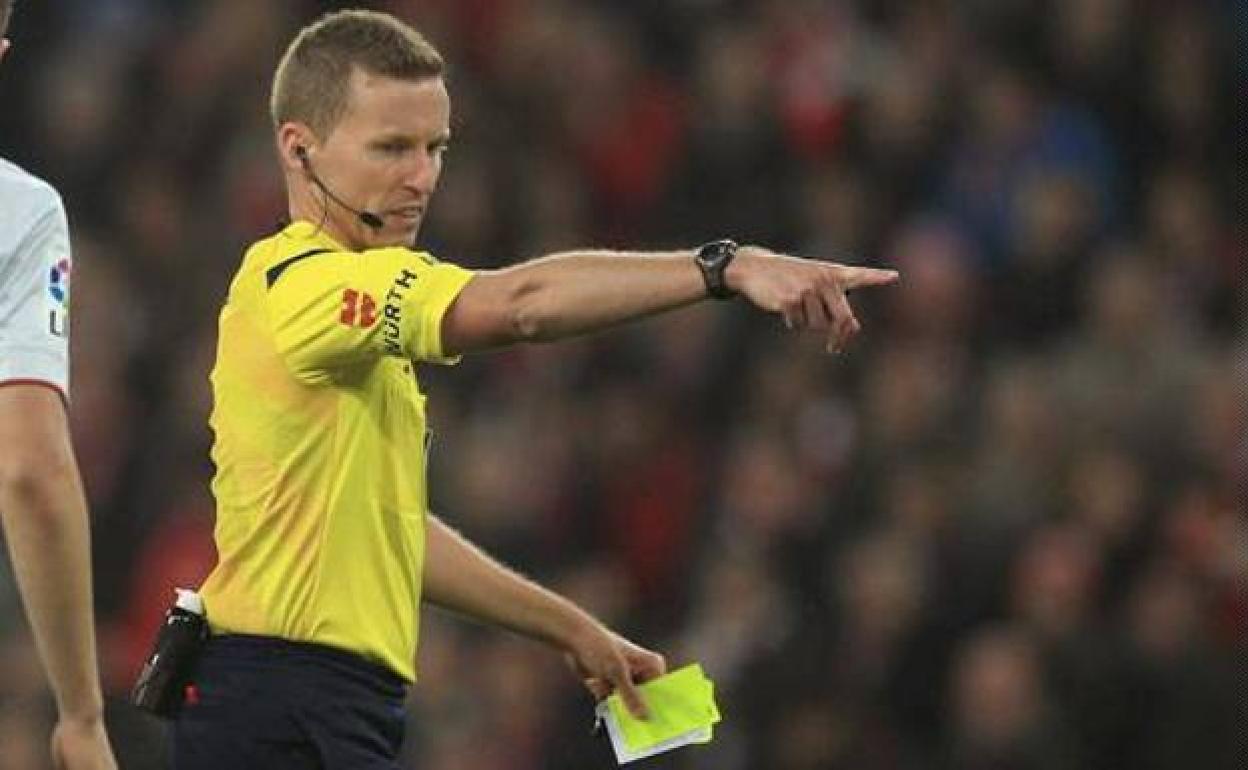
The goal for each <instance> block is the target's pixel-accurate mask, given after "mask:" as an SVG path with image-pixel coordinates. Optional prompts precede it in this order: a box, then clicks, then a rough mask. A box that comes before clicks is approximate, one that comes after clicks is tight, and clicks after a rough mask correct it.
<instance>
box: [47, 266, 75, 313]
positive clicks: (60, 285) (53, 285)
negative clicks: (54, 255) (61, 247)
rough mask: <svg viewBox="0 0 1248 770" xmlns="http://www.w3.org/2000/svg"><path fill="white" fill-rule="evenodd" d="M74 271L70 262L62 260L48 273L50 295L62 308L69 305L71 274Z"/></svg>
mask: <svg viewBox="0 0 1248 770" xmlns="http://www.w3.org/2000/svg"><path fill="white" fill-rule="evenodd" d="M72 270H73V266H72V265H71V264H70V262H69V260H68V259H62V260H61V261H59V262H57V263H56V264H55V265H53V266H52V268H51V269H50V270H49V271H48V294H50V295H51V296H52V299H54V300H56V303H57V304H58V305H60V306H61V307H68V305H69V274H70V272H72Z"/></svg>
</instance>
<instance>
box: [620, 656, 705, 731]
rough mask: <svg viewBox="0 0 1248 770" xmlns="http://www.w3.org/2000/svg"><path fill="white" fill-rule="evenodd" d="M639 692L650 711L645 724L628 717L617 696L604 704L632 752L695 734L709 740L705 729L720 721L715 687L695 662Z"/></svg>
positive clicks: (646, 683)
mask: <svg viewBox="0 0 1248 770" xmlns="http://www.w3.org/2000/svg"><path fill="white" fill-rule="evenodd" d="M638 690H640V691H641V697H642V698H643V699H644V700H645V702H646V705H647V706H648V707H649V709H650V718H649V719H647V720H645V721H642V720H640V719H637V718H635V717H634V716H633V715H632V714H630V713H629V711H628V708H627V707H626V706H625V705H624V701H623V700H621V698H620V696H619V695H612V696H610V697H609V698H607V701H606V705H607V709H606V710H607V712H608V714H609V715H610V717H612V718H613V720H614V722H615V724H616V726H617V727H618V729H619V733H620V736H621V737H622V738H623V740H624V743H625V745H626V746H627V747H628V748H629V749H631V750H633V751H643V750H646V749H649V748H652V747H655V746H657V745H658V744H661V743H665V742H668V741H671V740H673V739H675V738H680V737H682V736H685V735H687V734H690V733H695V732H701V733H705V734H706V740H709V737H710V736H709V731H707V730H706V728H709V727H710V726H711V725H713V724H715V723H716V722H718V721H719V720H720V715H719V708H718V707H717V706H716V705H715V685H714V683H713V682H711V680H710V679H708V678H707V676H706V673H705V672H704V671H703V670H702V666H701V665H699V664H697V663H692V664H690V665H688V666H685V667H684V668H681V669H678V670H676V671H672V672H670V673H668V674H665V675H663V676H661V677H659V678H657V679H652V680H650V681H649V682H645V683H643V684H640V685H638ZM698 742H704V741H698Z"/></svg>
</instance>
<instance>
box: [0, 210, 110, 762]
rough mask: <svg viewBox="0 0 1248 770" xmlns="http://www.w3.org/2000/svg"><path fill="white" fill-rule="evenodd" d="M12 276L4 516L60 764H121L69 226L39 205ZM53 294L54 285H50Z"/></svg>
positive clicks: (0, 358)
mask: <svg viewBox="0 0 1248 770" xmlns="http://www.w3.org/2000/svg"><path fill="white" fill-rule="evenodd" d="M32 213H35V214H36V215H34V216H32V218H31V221H32V222H33V225H32V227H31V228H30V230H29V232H27V233H26V235H25V236H24V237H23V238H22V240H21V241H20V242H19V245H18V247H17V250H16V252H15V253H14V254H13V255H12V258H11V260H10V262H9V264H10V268H11V272H10V273H9V274H7V275H6V276H5V292H6V294H7V300H8V302H9V303H11V304H10V305H9V306H8V307H7V308H6V312H5V314H4V321H3V323H4V325H5V328H3V329H0V448H2V449H0V523H2V524H3V528H4V533H5V540H6V541H7V542H8V549H9V556H10V561H11V562H12V564H13V571H14V574H15V576H16V577H17V584H18V589H19V591H20V593H21V596H22V600H23V603H24V604H25V606H26V614H27V616H28V618H29V621H30V628H31V632H32V635H33V637H34V640H35V646H36V648H37V649H38V651H39V656H40V658H41V660H42V661H43V664H44V668H45V669H46V670H47V673H48V679H49V681H50V684H51V688H52V693H53V696H54V697H55V699H56V705H57V711H58V715H59V719H58V722H57V726H56V729H55V730H54V731H53V734H52V755H53V761H54V763H55V764H56V766H57V767H58V768H69V770H80V769H85V768H91V769H92V770H108V769H110V768H116V763H115V762H114V761H113V757H112V750H111V748H110V747H109V745H108V737H107V735H106V734H105V732H104V722H103V699H102V697H101V695H100V684H99V671H98V666H97V663H96V657H95V649H96V648H95V629H94V617H93V610H92V601H91V556H90V554H91V551H90V535H89V527H88V522H87V508H86V502H85V499H84V497H83V492H82V483H81V481H80V479H79V476H78V466H77V463H76V462H75V460H74V454H73V449H72V447H71V445H70V438H69V426H68V419H67V416H66V412H65V388H66V385H67V382H66V380H67V371H68V367H67V360H68V353H69V350H68V342H69V340H68V337H67V334H68V325H67V321H66V316H65V307H66V306H67V303H68V300H69V296H68V293H67V292H68V287H69V280H70V266H69V260H70V248H69V227H68V224H67V223H66V220H65V211H64V208H63V207H62V206H61V203H60V199H59V198H56V197H54V196H52V197H48V198H47V199H46V201H45V205H44V206H43V209H42V211H41V212H32ZM54 290H55V291H54Z"/></svg>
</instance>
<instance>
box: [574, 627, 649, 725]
mask: <svg viewBox="0 0 1248 770" xmlns="http://www.w3.org/2000/svg"><path fill="white" fill-rule="evenodd" d="M567 659H568V663H569V665H571V666H572V669H573V671H575V672H576V675H577V676H579V677H580V678H581V681H582V682H584V684H585V687H586V689H588V690H589V691H590V692H591V693H592V694H593V696H594V698H595V699H597V700H602V699H603V698H605V697H607V696H608V695H610V694H611V693H613V692H616V693H619V695H620V698H621V699H622V700H623V701H624V705H625V706H626V707H627V708H628V710H629V713H631V714H632V715H633V716H635V717H637V718H638V719H646V718H648V717H649V710H648V709H647V707H646V703H645V701H644V700H643V699H642V697H641V693H640V692H638V690H637V683H639V682H646V681H649V680H651V679H654V678H655V677H657V676H662V675H663V674H664V673H665V672H666V671H667V661H666V660H664V659H663V656H662V655H660V654H659V653H657V652H653V651H651V650H647V649H646V648H644V647H641V646H640V645H637V644H633V643H632V642H630V641H629V640H627V639H625V638H624V637H622V636H620V635H619V634H617V633H615V632H614V631H612V630H611V629H609V628H607V627H606V626H603V625H602V624H599V623H593V624H589V625H587V626H586V627H585V628H584V629H583V630H582V631H581V632H580V633H578V634H577V635H576V637H575V638H574V640H573V642H572V644H571V647H570V649H568V651H567Z"/></svg>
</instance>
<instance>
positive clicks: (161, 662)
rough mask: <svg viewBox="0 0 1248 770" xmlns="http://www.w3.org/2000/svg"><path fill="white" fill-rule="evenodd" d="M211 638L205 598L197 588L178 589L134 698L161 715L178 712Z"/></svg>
mask: <svg viewBox="0 0 1248 770" xmlns="http://www.w3.org/2000/svg"><path fill="white" fill-rule="evenodd" d="M207 638H208V619H207V618H206V617H205V616H204V605H203V601H202V600H201V599H200V598H199V595H198V594H196V593H195V592H193V591H186V590H183V589H178V598H177V601H175V602H174V604H173V606H172V607H170V608H169V610H168V612H166V613H165V622H164V624H163V625H162V626H161V627H160V632H159V633H158V634H157V635H156V642H155V644H153V645H152V652H151V654H149V655H148V656H147V661H146V662H145V663H144V664H143V670H142V671H141V672H140V673H139V678H138V681H136V682H135V684H134V690H133V691H131V693H130V702H131V703H133V704H134V705H136V706H138V707H139V708H141V709H143V710H144V711H147V712H150V713H152V714H155V715H156V716H158V717H163V718H166V719H168V718H170V717H173V716H176V715H177V713H178V710H179V709H181V708H182V700H183V698H184V696H185V691H186V685H187V681H188V679H189V678H190V675H191V670H192V668H193V667H194V664H195V660H196V658H197V657H199V652H200V650H201V649H202V648H203V646H204V641H205V640H206V639H207Z"/></svg>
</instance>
